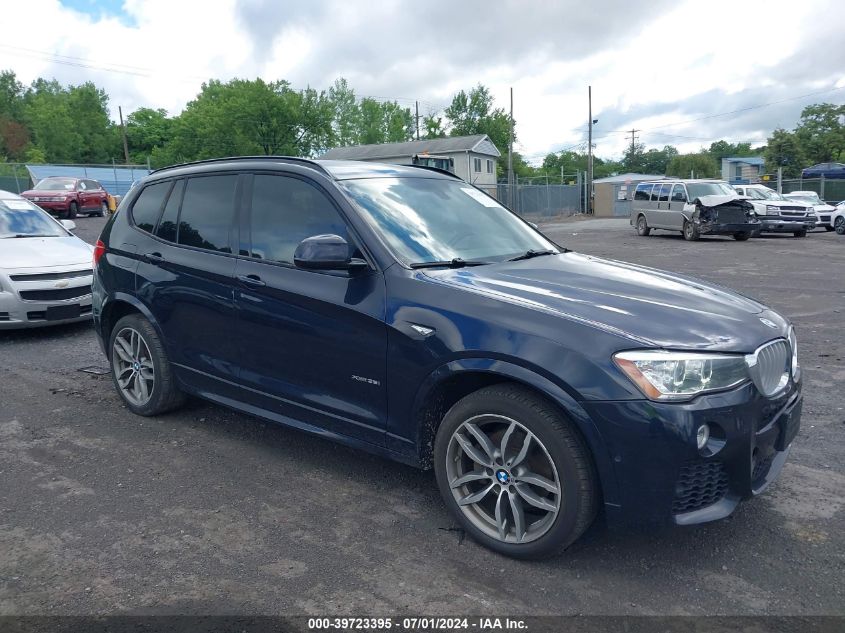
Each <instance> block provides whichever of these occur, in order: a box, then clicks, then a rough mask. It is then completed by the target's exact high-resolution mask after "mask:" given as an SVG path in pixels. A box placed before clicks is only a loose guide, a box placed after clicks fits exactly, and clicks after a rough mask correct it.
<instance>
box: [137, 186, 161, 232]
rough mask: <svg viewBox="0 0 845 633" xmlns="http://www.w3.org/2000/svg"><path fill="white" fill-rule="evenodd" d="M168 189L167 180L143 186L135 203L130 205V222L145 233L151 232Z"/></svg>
mask: <svg viewBox="0 0 845 633" xmlns="http://www.w3.org/2000/svg"><path fill="white" fill-rule="evenodd" d="M169 189H170V183H169V182H159V183H156V184H153V185H148V186H146V187H144V190H143V191H141V193H140V195H139V196H138V199H137V200H135V204H133V205H132V223H133V224H134V225H135V226H136V227H138V228H139V229H141V230H142V231H146V232H147V233H152V232H153V229H154V228H155V225H156V221H157V220H158V216H159V213H160V212H161V207H162V205H163V204H164V199H165V197H167V191H168V190H169Z"/></svg>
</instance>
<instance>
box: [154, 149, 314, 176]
mask: <svg viewBox="0 0 845 633" xmlns="http://www.w3.org/2000/svg"><path fill="white" fill-rule="evenodd" d="M280 159H281V160H283V161H285V162H290V163H301V164H305V165H308V166H309V167H314V168H315V169H318V170H319V171H321V172H322V173H324V174H326V175H327V176H331V174H330V173H329V171H328V170H327V169H326V168H325V167H323V166H322V165H320V164H319V163H318V162H316V161H314V160H311V159H310V158H300V157H299V156H267V155H264V154H262V155H260V156H228V157H224V158H206V159H204V160H193V161H189V162H187V163H177V164H176V165H168V166H167V167H161V168H159V169H154V170H153V171H151V172H150V173H151V174H157V173H158V172H160V171H165V170H168V169H176V168H177V167H190V166H191V165H208V164H211V163H227V162H230V161H240V160H245V161H246V160H273V161H278V160H280Z"/></svg>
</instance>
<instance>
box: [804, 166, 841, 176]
mask: <svg viewBox="0 0 845 633" xmlns="http://www.w3.org/2000/svg"><path fill="white" fill-rule="evenodd" d="M822 176H824V177H825V178H845V164H843V163H819V164H818V165H813V166H812V167H807V168H806V169H802V170H801V177H802V178H821V177H822Z"/></svg>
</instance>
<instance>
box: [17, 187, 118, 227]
mask: <svg viewBox="0 0 845 633" xmlns="http://www.w3.org/2000/svg"><path fill="white" fill-rule="evenodd" d="M21 195H22V196H23V197H24V198H26V199H27V200H30V201H32V202H34V203H35V204H37V205H38V206H39V207H41V208H42V209H44V210H45V211H48V212H49V213H52V214H54V215H58V216H59V217H60V218H69V219H73V218H75V217H76V216H77V215H79V214H80V213H82V214H87V215H89V216H91V215H98V216H100V217H103V216H105V215H106V214H107V213H108V212H109V194H108V192H106V190H105V189H104V188H103V186H102V185H101V184H100V183H99V182H97V181H96V180H90V179H88V178H44V179H43V180H41V181H39V183H38V184H37V185H35V186H34V187H33V188H32V189H30V190H28V191H24V192H23V193H21Z"/></svg>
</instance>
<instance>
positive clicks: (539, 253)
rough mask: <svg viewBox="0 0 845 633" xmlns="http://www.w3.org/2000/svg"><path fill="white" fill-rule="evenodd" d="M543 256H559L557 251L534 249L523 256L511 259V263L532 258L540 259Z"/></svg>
mask: <svg viewBox="0 0 845 633" xmlns="http://www.w3.org/2000/svg"><path fill="white" fill-rule="evenodd" d="M542 255H557V251H548V250H547V251H535V250H534V249H531V250H527V251H525V252H524V253H523V254H522V255H517V256H516V257H512V258H510V259H509V260H508V261H509V262H518V261H519V260H521V259H531V258H532V257H540V256H542Z"/></svg>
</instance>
